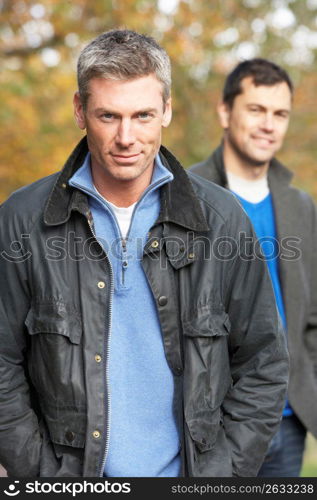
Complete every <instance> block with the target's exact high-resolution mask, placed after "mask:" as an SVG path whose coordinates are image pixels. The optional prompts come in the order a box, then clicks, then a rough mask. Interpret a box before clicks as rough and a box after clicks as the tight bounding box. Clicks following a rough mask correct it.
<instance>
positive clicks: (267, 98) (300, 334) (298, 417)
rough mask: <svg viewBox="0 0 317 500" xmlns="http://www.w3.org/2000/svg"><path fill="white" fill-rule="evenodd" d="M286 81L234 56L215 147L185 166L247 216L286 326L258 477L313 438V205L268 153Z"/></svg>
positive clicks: (282, 130) (293, 459)
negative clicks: (226, 193) (282, 374)
mask: <svg viewBox="0 0 317 500" xmlns="http://www.w3.org/2000/svg"><path fill="white" fill-rule="evenodd" d="M292 94H293V85H292V82H291V80H290V78H289V76H288V74H287V73H286V71H284V70H283V69H282V68H280V67H279V66H277V65H276V64H274V63H272V62H270V61H267V60H265V59H260V58H257V59H252V60H249V61H244V62H242V63H240V64H239V65H238V66H237V67H236V68H235V69H234V70H233V71H232V73H230V75H229V76H228V77H227V80H226V83H225V86H224V91H223V99H222V102H221V103H220V104H219V106H218V114H219V119H220V123H221V126H222V127H223V129H224V136H223V141H222V144H221V146H219V147H218V148H217V149H216V151H215V152H214V153H213V154H212V155H211V156H210V157H209V158H208V159H207V160H206V161H204V162H201V163H198V164H196V165H194V166H193V167H192V168H191V171H192V172H195V173H196V174H198V175H200V176H202V177H205V178H206V179H208V180H209V181H212V182H214V183H216V184H219V185H221V186H223V187H226V188H228V189H230V190H231V191H232V192H233V193H234V194H235V195H236V197H237V198H238V199H239V201H240V203H241V204H242V206H243V207H244V209H245V211H246V212H247V214H248V215H249V217H250V219H251V221H252V223H253V226H254V229H255V232H256V234H257V237H258V241H259V244H260V245H261V251H262V255H263V258H265V259H266V260H267V264H268V268H269V271H270V276H271V279H272V283H273V288H274V291H275V297H276V302H277V306H278V309H279V313H280V316H281V318H282V321H283V324H284V329H285V331H286V332H287V338H288V347H289V351H290V360H291V374H290V383H289V390H288V399H287V401H286V404H285V408H284V411H283V419H282V423H281V427H280V430H279V432H278V433H277V434H276V436H275V437H274V439H273V440H272V443H271V446H270V449H269V451H268V454H267V456H266V459H265V461H264V464H263V466H262V467H261V470H260V472H259V475H260V476H281V477H283V476H298V475H299V474H300V469H301V463H302V457H303V451H304V444H305V436H306V430H309V431H311V432H312V433H313V434H314V436H315V437H317V220H316V207H315V206H314V202H313V201H312V199H311V198H310V197H309V196H308V195H307V194H306V193H304V192H302V191H299V190H298V189H295V188H293V187H291V186H290V185H289V184H290V181H291V178H292V174H291V173H290V172H289V171H288V170H287V169H286V168H285V167H284V166H283V165H281V164H280V163H279V162H278V161H277V160H276V159H275V158H274V155H275V153H276V152H277V151H278V150H279V149H280V147H281V146H282V144H283V141H284V137H285V134H286V131H287V127H288V123H289V116H290V111H291V104H292Z"/></svg>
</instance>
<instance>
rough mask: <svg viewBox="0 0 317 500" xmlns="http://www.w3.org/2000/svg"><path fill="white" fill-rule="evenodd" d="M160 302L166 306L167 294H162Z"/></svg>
mask: <svg viewBox="0 0 317 500" xmlns="http://www.w3.org/2000/svg"><path fill="white" fill-rule="evenodd" d="M158 303H159V305H160V306H166V304H167V297H165V295H162V296H161V297H160V298H159V299H158Z"/></svg>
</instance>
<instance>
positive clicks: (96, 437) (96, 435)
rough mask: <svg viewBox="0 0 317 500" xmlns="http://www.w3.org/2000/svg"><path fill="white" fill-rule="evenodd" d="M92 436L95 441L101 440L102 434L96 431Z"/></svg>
mask: <svg viewBox="0 0 317 500" xmlns="http://www.w3.org/2000/svg"><path fill="white" fill-rule="evenodd" d="M92 435H93V436H94V438H95V439H98V438H100V432H99V431H94V432H93V433H92Z"/></svg>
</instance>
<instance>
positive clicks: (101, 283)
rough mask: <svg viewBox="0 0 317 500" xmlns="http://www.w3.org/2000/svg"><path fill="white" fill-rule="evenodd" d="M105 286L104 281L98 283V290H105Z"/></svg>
mask: <svg viewBox="0 0 317 500" xmlns="http://www.w3.org/2000/svg"><path fill="white" fill-rule="evenodd" d="M105 286H106V284H105V282H104V281H99V282H98V288H105Z"/></svg>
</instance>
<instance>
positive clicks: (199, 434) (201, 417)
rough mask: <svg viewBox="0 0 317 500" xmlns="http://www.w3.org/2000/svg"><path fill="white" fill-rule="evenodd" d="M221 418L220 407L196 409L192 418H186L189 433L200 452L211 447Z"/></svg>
mask: <svg viewBox="0 0 317 500" xmlns="http://www.w3.org/2000/svg"><path fill="white" fill-rule="evenodd" d="M220 420H221V411H220V408H217V409H216V410H211V409H209V408H207V409H202V410H198V411H196V412H195V414H194V415H193V417H192V418H188V419H186V424H187V427H188V430H189V434H190V436H191V438H192V440H193V441H194V443H195V445H196V447H197V448H198V450H199V451H200V452H201V453H204V452H205V451H209V450H211V449H212V448H213V446H214V444H215V442H216V439H217V434H218V431H219V426H220Z"/></svg>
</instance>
